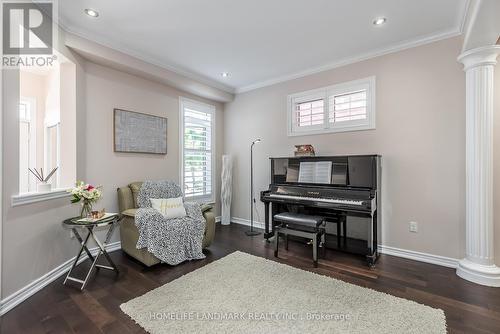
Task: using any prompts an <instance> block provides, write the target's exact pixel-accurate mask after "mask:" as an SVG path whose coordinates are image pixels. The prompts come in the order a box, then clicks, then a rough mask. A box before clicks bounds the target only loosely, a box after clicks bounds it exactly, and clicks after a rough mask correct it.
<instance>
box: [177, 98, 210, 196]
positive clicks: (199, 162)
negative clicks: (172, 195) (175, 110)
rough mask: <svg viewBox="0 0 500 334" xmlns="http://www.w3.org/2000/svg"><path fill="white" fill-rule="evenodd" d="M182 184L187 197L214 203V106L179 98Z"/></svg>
mask: <svg viewBox="0 0 500 334" xmlns="http://www.w3.org/2000/svg"><path fill="white" fill-rule="evenodd" d="M180 113H181V116H180V121H181V127H180V129H181V131H180V132H181V138H180V139H181V143H182V145H181V147H182V152H181V183H182V188H183V191H184V196H185V198H186V199H190V200H196V201H200V202H213V201H214V200H215V197H214V194H215V191H214V169H215V168H214V166H215V158H214V153H215V147H214V143H215V141H214V139H215V135H214V133H215V132H214V131H215V120H214V119H215V107H214V106H211V105H208V104H204V103H201V102H197V101H193V100H189V99H186V98H181V99H180Z"/></svg>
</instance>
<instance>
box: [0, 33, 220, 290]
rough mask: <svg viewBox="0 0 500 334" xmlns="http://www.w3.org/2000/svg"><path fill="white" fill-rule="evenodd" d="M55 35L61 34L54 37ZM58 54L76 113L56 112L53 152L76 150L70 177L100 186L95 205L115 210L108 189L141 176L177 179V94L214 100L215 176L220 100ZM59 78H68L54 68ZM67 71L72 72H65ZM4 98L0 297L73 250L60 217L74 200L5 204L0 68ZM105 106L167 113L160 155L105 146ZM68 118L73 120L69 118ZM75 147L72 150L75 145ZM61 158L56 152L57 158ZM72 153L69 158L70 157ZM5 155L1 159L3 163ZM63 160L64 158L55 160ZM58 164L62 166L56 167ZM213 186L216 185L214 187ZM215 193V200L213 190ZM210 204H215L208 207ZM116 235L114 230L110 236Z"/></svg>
mask: <svg viewBox="0 0 500 334" xmlns="http://www.w3.org/2000/svg"><path fill="white" fill-rule="evenodd" d="M60 40H64V39H63V38H61V39H60ZM59 51H61V50H59ZM63 52H65V56H67V57H68V58H70V59H72V60H73V62H74V63H75V65H74V66H76V78H75V79H76V87H74V88H75V89H73V91H76V96H75V97H74V98H75V99H76V101H77V103H76V113H74V114H72V116H71V115H69V116H68V117H69V118H65V117H66V116H64V113H62V114H61V123H62V124H63V123H65V122H66V124H69V126H70V127H69V128H67V127H66V125H62V127H63V129H62V131H61V132H62V133H61V136H62V137H63V143H62V146H61V151H63V152H67V153H68V155H73V156H74V157H76V163H77V166H76V167H77V168H76V178H78V179H79V180H85V181H87V182H91V183H94V184H96V185H102V186H103V189H104V197H103V199H102V200H101V201H100V202H98V204H97V205H96V208H103V207H104V208H106V210H107V211H109V212H113V211H117V210H118V202H117V195H116V188H117V187H120V186H125V185H127V184H128V183H130V182H133V181H137V180H144V179H171V180H174V181H179V147H178V145H179V118H178V115H179V96H186V97H189V98H192V99H198V100H200V101H203V102H206V103H211V104H213V105H215V106H216V109H217V115H216V126H217V129H216V131H217V135H216V158H217V168H216V182H217V184H219V183H220V160H221V159H220V157H221V154H222V151H223V136H222V130H221V129H222V128H223V116H222V105H221V104H220V103H216V102H212V101H209V100H206V99H200V98H197V97H196V96H193V95H190V94H185V93H183V92H181V91H178V90H176V89H173V88H171V87H168V86H165V85H162V84H158V83H154V82H151V81H148V80H144V79H140V78H138V77H136V76H133V75H130V74H125V73H123V72H119V71H117V70H112V69H109V68H106V67H102V66H99V65H96V64H93V63H87V62H85V61H84V60H82V59H81V58H79V57H78V56H76V55H73V54H72V53H71V52H69V51H68V50H66V49H64V48H63ZM61 70H62V71H61V72H62V73H61V77H62V78H68V77H69V76H71V74H70V73H71V71H68V73H66V75H65V74H64V73H63V72H64V71H63V67H61ZM73 75H74V74H73ZM4 83H7V84H6V85H5V86H4V87H5V94H4V96H6V97H7V99H6V101H5V103H4V107H5V109H6V110H7V112H6V114H5V116H6V117H5V124H4V127H3V130H4V137H3V138H4V139H5V143H8V145H5V146H4V150H5V154H4V158H5V160H4V161H5V162H6V163H5V164H4V174H3V176H4V180H5V187H4V192H3V195H4V197H3V206H4V224H3V235H4V241H3V244H2V250H3V252H2V256H3V264H2V266H3V268H2V269H3V270H2V275H3V276H2V289H3V296H2V298H5V297H7V296H9V295H10V294H12V293H14V292H16V291H17V290H19V289H20V288H22V287H24V286H26V285H27V284H29V283H30V282H31V281H33V280H34V279H37V278H39V277H41V276H42V275H44V274H46V273H47V272H49V271H50V270H52V269H54V268H56V267H57V266H59V265H60V264H62V263H64V262H65V261H67V260H68V259H70V258H72V257H73V256H75V252H76V251H77V246H78V244H77V242H76V240H75V239H70V238H69V231H68V230H65V229H63V228H62V226H61V222H62V221H63V220H64V219H66V218H68V217H72V216H75V215H77V214H78V212H79V206H78V205H71V204H69V198H64V199H58V200H50V201H46V202H41V203H36V204H30V205H24V206H20V207H12V206H11V203H10V201H11V196H12V195H16V194H17V189H18V173H19V171H18V165H17V161H18V160H19V159H18V152H17V147H18V145H16V143H17V141H18V137H17V136H18V132H17V130H16V129H17V128H18V125H17V117H16V115H17V108H18V107H17V104H18V96H19V72H18V71H12V70H9V71H7V73H6V75H5V77H4ZM61 89H62V96H61V100H60V103H61V107H64V108H66V106H68V105H69V102H68V101H69V100H71V97H70V95H71V94H72V93H71V89H69V87H66V86H62V87H61ZM113 108H123V109H126V110H132V111H138V112H144V113H150V114H153V115H160V116H164V117H167V118H168V154H167V155H165V156H163V155H161V156H159V155H148V154H125V153H114V152H113ZM75 117H76V119H75ZM75 147H76V149H75ZM62 158H63V157H62ZM74 160H75V159H73V160H72V161H74ZM7 161H8V162H9V163H7ZM62 163H63V164H64V166H67V165H68V163H65V162H64V161H62ZM64 166H63V168H64ZM217 188H219V187H217ZM217 190H218V191H217V194H216V200H217V202H219V197H220V195H219V189H217ZM216 211H218V207H217V208H216ZM117 240H119V234H118V231H117V233H116V234H115V235H114V236H113V238H112V241H117Z"/></svg>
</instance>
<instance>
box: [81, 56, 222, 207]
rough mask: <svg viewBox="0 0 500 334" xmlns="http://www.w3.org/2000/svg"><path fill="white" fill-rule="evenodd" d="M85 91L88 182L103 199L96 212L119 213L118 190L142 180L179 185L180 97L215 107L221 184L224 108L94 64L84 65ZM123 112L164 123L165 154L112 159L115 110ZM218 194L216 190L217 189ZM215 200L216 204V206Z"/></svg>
mask: <svg viewBox="0 0 500 334" xmlns="http://www.w3.org/2000/svg"><path fill="white" fill-rule="evenodd" d="M85 77H86V91H87V119H86V123H87V129H88V130H87V136H86V139H85V142H86V149H87V156H88V157H89V159H87V161H86V170H87V173H86V175H87V178H86V180H85V181H87V182H90V183H92V184H96V185H102V186H103V190H104V198H103V200H102V201H101V202H99V203H98V204H97V208H101V207H105V208H106V209H107V210H108V211H115V212H116V211H117V210H118V202H117V195H116V188H117V187H122V186H126V185H127V184H129V183H130V182H134V181H143V180H145V179H150V180H158V179H168V180H173V181H176V182H179V176H180V169H179V163H180V162H179V96H186V97H190V98H193V99H198V100H200V101H203V102H206V103H210V104H212V105H214V106H215V107H216V127H217V129H219V131H217V135H216V141H217V143H216V148H217V152H216V159H217V164H218V165H217V169H216V180H217V181H216V182H217V184H219V183H220V181H219V179H220V175H219V174H220V172H219V171H220V160H221V153H222V144H223V141H222V139H223V137H222V127H223V117H222V105H221V104H220V103H216V102H212V101H209V100H205V99H201V98H196V97H194V96H192V95H189V94H186V93H183V92H180V91H178V90H176V89H173V88H170V87H168V86H165V85H161V84H158V83H154V82H151V81H148V80H144V79H141V78H139V77H136V76H133V75H130V74H126V73H123V72H119V71H117V70H113V69H110V68H106V67H103V66H100V65H96V64H93V63H87V64H86V74H85ZM114 108H119V109H125V110H130V111H136V112H141V113H146V114H151V115H157V116H162V117H166V118H167V119H168V121H167V124H168V130H167V154H166V155H156V154H140V153H115V152H114V151H113V109H114ZM218 188H220V187H218ZM219 197H220V196H219V194H216V200H217V202H219V200H218V199H219Z"/></svg>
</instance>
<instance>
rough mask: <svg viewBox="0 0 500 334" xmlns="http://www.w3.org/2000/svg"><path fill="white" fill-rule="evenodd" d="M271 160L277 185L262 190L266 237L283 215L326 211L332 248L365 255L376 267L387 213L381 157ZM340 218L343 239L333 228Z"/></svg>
mask: <svg viewBox="0 0 500 334" xmlns="http://www.w3.org/2000/svg"><path fill="white" fill-rule="evenodd" d="M270 162H271V184H270V185H269V189H268V190H265V191H262V192H261V194H260V200H261V201H262V202H263V203H264V206H265V233H264V238H265V239H267V240H269V238H271V237H273V236H274V227H275V222H274V221H273V217H274V215H275V214H277V213H280V212H296V213H304V214H312V215H320V216H324V217H325V221H326V222H327V223H326V224H327V226H326V231H327V234H326V242H325V246H326V247H329V248H334V249H337V250H340V251H345V252H349V253H355V254H362V255H364V256H366V260H367V262H368V264H369V265H370V266H372V265H373V264H375V262H376V260H377V258H378V250H377V239H378V238H377V235H378V233H380V227H379V214H380V212H381V211H380V207H381V157H380V156H379V155H351V156H324V157H320V156H318V157H316V156H315V157H288V158H286V157H285V158H270ZM339 217H343V218H344V220H346V221H347V223H346V227H347V229H346V231H343V232H342V233H343V236H342V238H341V239H340V238H338V237H337V236H336V235H335V234H333V233H329V228H328V221H329V220H331V221H332V222H333V221H337V222H338V219H339ZM329 218H330V219H329ZM337 233H338V232H337Z"/></svg>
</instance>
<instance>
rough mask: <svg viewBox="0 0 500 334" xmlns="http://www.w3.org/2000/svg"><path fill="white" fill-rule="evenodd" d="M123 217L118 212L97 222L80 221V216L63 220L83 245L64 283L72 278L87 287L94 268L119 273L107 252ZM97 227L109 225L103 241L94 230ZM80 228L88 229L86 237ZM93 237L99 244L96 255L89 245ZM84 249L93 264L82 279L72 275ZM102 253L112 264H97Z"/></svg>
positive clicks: (83, 287)
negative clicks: (82, 234) (107, 246)
mask: <svg viewBox="0 0 500 334" xmlns="http://www.w3.org/2000/svg"><path fill="white" fill-rule="evenodd" d="M122 218H123V217H122V215H118V214H117V215H113V216H110V217H108V218H105V219H101V220H98V221H95V222H79V221H78V220H79V219H80V217H74V218H69V219H66V220H65V221H63V226H65V227H67V228H71V230H72V231H73V233H74V235H75V237H76V239H77V240H78V241H79V242H80V245H81V247H80V251H79V252H78V255H77V256H76V258H75V261H74V262H73V265H72V266H71V269H70V270H69V272H68V274H67V275H66V278H65V279H64V282H63V284H66V282H67V281H68V280H70V281H74V282H77V283H80V284H81V288H80V290H83V289H85V287H86V286H87V283H88V281H89V278H90V275H91V274H92V271H93V270H94V268H96V269H100V268H102V269H107V270H113V271H115V272H116V273H117V274H118V268H117V267H116V265H115V264H114V262H113V261H112V260H111V257H110V256H109V254H108V252H106V245H107V244H108V242H109V239H110V238H111V235H112V234H113V231H114V229H115V226H116V225H117V224H118V223H119V222H120V221H121V220H122ZM96 227H109V228H108V232H107V233H106V239H105V240H104V242H103V243H102V242H101V241H100V240H99V239H98V238H97V236H96V233H95V231H94V229H95V228H96ZM79 228H81V229H86V230H87V236H85V238H82V236H81V235H80V233H79V232H78V229H79ZM91 238H92V239H93V240H94V241H95V243H96V244H97V246H98V252H97V255H96V256H93V255H92V253H91V252H90V250H89V248H88V247H87V244H88V242H89V240H90V239H91ZM83 251H85V253H87V256H88V257H89V259H90V260H91V261H92V265H91V266H90V269H89V271H88V272H87V274H86V276H85V279H84V280H81V279H78V278H76V277H72V276H71V273H72V272H73V270H74V269H75V268H76V266H77V265H78V261H79V260H80V257H81V256H82V253H83ZM101 255H104V257H105V258H106V260H107V261H108V263H109V264H110V265H111V266H105V265H102V264H97V260H98V259H99V257H100V256H101Z"/></svg>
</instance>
